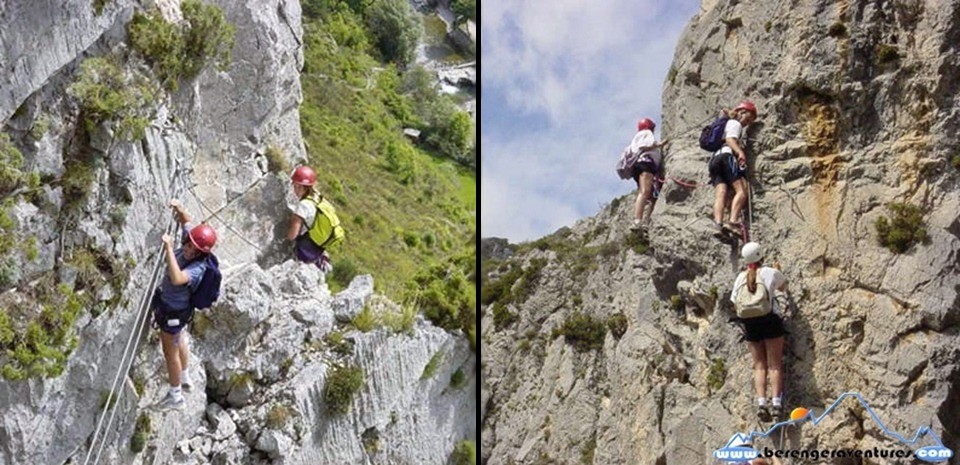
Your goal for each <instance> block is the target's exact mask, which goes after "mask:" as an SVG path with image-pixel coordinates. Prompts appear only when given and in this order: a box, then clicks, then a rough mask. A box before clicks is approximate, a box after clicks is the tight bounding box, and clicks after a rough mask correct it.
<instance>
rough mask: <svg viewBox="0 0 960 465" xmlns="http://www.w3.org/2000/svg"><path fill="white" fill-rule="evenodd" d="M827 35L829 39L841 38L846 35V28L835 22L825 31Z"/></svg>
mask: <svg viewBox="0 0 960 465" xmlns="http://www.w3.org/2000/svg"><path fill="white" fill-rule="evenodd" d="M827 34H829V35H830V37H834V38H837V39H839V38H841V37H845V36H846V35H847V26H846V25H845V24H843V23H842V22H840V21H837V22H835V23H833V24H831V25H830V29H828V30H827Z"/></svg>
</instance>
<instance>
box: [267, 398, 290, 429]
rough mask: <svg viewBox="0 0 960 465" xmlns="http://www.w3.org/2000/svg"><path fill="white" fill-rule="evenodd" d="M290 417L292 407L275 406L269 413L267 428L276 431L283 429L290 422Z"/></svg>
mask: <svg viewBox="0 0 960 465" xmlns="http://www.w3.org/2000/svg"><path fill="white" fill-rule="evenodd" d="M290 417H291V411H290V407H287V406H286V405H282V404H277V405H274V406H273V407H270V411H269V412H267V427H268V428H270V429H275V430H280V429H283V427H284V426H287V423H289V422H290Z"/></svg>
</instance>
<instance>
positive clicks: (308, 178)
mask: <svg viewBox="0 0 960 465" xmlns="http://www.w3.org/2000/svg"><path fill="white" fill-rule="evenodd" d="M290 179H291V180H293V183H294V184H299V185H301V186H312V185H314V184H316V183H317V172H316V171H313V168H311V167H309V166H301V167H299V168H297V169H296V170H294V171H293V176H290Z"/></svg>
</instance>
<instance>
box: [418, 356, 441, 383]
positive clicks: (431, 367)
mask: <svg viewBox="0 0 960 465" xmlns="http://www.w3.org/2000/svg"><path fill="white" fill-rule="evenodd" d="M442 361H443V351H442V350H438V351H437V353H435V354H433V357H430V361H428V362H427V365H426V366H424V367H423V374H422V375H420V379H422V380H423V379H430V378H432V377H433V375H435V374H437V368H439V367H440V362H442Z"/></svg>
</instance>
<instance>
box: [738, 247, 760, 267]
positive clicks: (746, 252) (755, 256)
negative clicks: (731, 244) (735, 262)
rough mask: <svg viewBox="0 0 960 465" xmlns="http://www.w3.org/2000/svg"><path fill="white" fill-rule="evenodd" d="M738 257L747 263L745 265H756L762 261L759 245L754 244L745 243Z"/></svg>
mask: <svg viewBox="0 0 960 465" xmlns="http://www.w3.org/2000/svg"><path fill="white" fill-rule="evenodd" d="M740 256H741V257H743V259H744V260H746V261H747V265H749V264H751V263H757V262H759V261H760V260H762V259H763V253H762V252H761V251H760V244H757V243H756V242H747V243H746V244H743V248H742V249H740Z"/></svg>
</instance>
